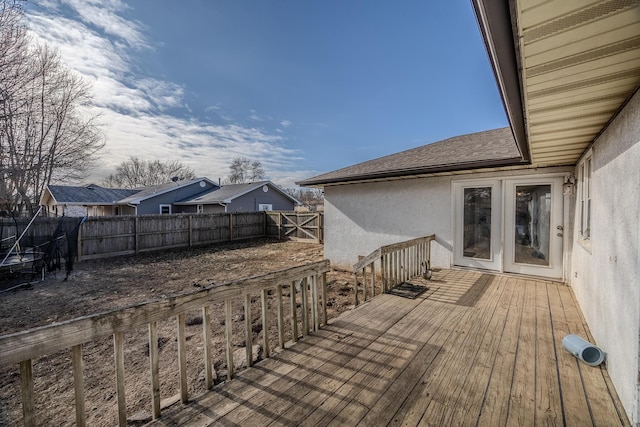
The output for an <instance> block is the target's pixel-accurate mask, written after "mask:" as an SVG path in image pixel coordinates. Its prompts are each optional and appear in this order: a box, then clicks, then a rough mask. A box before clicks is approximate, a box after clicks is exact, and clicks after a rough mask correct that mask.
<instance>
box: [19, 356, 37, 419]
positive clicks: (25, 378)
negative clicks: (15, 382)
mask: <svg viewBox="0 0 640 427" xmlns="http://www.w3.org/2000/svg"><path fill="white" fill-rule="evenodd" d="M20 388H21V391H22V416H23V418H24V425H25V427H35V426H36V410H35V406H34V404H33V364H32V362H31V359H29V360H25V361H24V362H20Z"/></svg>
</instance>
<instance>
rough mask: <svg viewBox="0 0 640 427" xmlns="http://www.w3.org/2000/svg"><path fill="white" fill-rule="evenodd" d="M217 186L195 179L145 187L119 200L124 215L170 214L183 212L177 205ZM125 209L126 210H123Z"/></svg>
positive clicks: (213, 189)
mask: <svg viewBox="0 0 640 427" xmlns="http://www.w3.org/2000/svg"><path fill="white" fill-rule="evenodd" d="M219 188H220V187H219V186H218V184H216V183H215V182H213V181H212V180H210V179H209V178H196V179H190V180H185V181H176V182H169V183H167V184H161V185H154V186H152V187H145V188H143V189H141V190H140V191H138V192H137V193H135V194H133V195H131V196H129V197H127V198H125V199H122V200H120V201H119V202H118V203H119V204H120V205H122V206H123V211H122V212H123V214H125V215H150V214H172V213H182V212H185V211H184V210H182V209H181V208H178V207H177V203H178V202H181V201H185V200H190V199H192V198H194V197H198V196H201V195H203V194H206V193H209V192H211V191H215V190H218V189H219ZM125 207H127V208H128V210H125Z"/></svg>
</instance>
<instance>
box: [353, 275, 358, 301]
mask: <svg viewBox="0 0 640 427" xmlns="http://www.w3.org/2000/svg"><path fill="white" fill-rule="evenodd" d="M353 298H354V301H353V304H354V305H355V306H356V307H357V306H358V273H357V272H354V273H353Z"/></svg>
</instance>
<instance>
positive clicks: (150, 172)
mask: <svg viewBox="0 0 640 427" xmlns="http://www.w3.org/2000/svg"><path fill="white" fill-rule="evenodd" d="M195 177H196V174H195V172H194V171H193V169H191V168H189V167H187V166H185V165H184V164H183V163H182V162H180V161H178V160H172V161H167V162H161V161H160V160H144V159H140V158H138V157H130V158H129V160H126V161H124V162H122V163H120V164H119V165H118V166H117V168H116V173H115V174H111V175H109V176H108V177H107V178H106V179H105V180H104V181H103V184H104V185H105V186H107V187H118V188H138V187H146V186H150V185H160V184H164V183H167V182H169V181H171V180H172V179H174V178H177V179H179V180H185V179H194V178H195Z"/></svg>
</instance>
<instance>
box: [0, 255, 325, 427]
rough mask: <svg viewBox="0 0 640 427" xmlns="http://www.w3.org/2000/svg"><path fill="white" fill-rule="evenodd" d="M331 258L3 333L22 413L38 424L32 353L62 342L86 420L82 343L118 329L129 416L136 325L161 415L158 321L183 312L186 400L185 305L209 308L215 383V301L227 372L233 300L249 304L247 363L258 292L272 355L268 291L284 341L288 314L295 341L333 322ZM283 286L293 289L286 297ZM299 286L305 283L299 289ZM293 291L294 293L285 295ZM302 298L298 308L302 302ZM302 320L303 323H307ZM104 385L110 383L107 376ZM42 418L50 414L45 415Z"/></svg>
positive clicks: (208, 383) (119, 379)
mask: <svg viewBox="0 0 640 427" xmlns="http://www.w3.org/2000/svg"><path fill="white" fill-rule="evenodd" d="M328 271H329V261H328V260H324V261H320V262H316V263H312V264H307V265H302V266H298V267H293V268H289V269H286V270H281V271H277V272H272V273H268V274H265V275H261V276H255V277H250V278H246V279H240V280H235V281H231V282H227V283H224V284H220V285H215V286H213V287H210V288H206V289H203V290H201V291H198V292H195V293H190V294H183V295H179V296H175V297H171V298H167V299H163V300H158V301H154V302H150V303H145V304H140V305H136V306H132V307H128V308H124V309H120V310H115V311H111V312H107V313H103V314H97V315H92V316H87V317H81V318H78V319H74V320H69V321H66V322H61V323H58V324H52V325H49V326H44V327H40V328H35V329H31V330H27V331H23V332H19V333H15V334H11V335H5V336H0V363H1V364H3V365H8V364H16V363H17V364H19V366H20V385H21V394H22V413H23V418H24V425H25V426H36V425H38V418H37V417H36V408H35V404H34V381H33V360H34V359H37V358H39V357H41V356H43V355H47V354H51V353H54V352H57V351H60V350H67V351H69V354H70V356H71V359H72V375H73V387H74V395H75V416H76V423H77V425H78V426H84V425H86V409H85V397H84V395H85V385H84V382H83V345H84V344H85V343H88V342H90V341H95V340H98V339H100V338H102V337H106V336H113V350H114V367H115V384H116V385H115V389H116V398H117V408H118V424H119V425H120V426H125V425H126V424H127V406H126V400H125V375H126V373H125V372H126V371H125V363H124V360H125V359H124V354H125V350H124V335H125V334H127V333H131V332H132V331H133V330H134V329H136V328H147V329H148V342H149V353H148V358H149V365H148V366H149V377H150V384H151V386H150V390H149V398H148V400H149V401H150V409H151V414H152V416H153V418H154V419H156V418H158V417H160V412H161V406H160V378H159V369H158V322H159V321H162V320H166V319H169V318H176V319H177V330H176V331H175V337H176V338H175V339H176V340H177V343H178V346H177V348H178V352H177V353H178V354H177V355H176V357H177V362H178V363H177V369H178V371H179V372H178V374H179V375H178V377H179V385H180V394H179V400H181V401H182V402H187V400H188V398H189V396H188V384H187V381H188V376H187V353H186V350H185V348H186V344H187V343H186V337H185V312H187V311H189V310H200V311H201V313H202V326H203V330H202V334H203V347H204V348H203V350H202V358H203V363H204V372H205V382H204V386H205V388H206V389H211V388H212V386H213V378H212V357H211V330H212V324H211V306H212V305H213V304H216V303H224V313H225V314H224V315H225V322H224V331H225V343H226V344H225V346H226V363H227V378H228V379H231V378H233V375H234V366H233V344H232V341H233V330H232V323H233V320H232V307H233V304H234V303H236V304H238V303H240V304H244V323H245V325H244V326H245V327H244V334H245V340H246V352H247V355H246V356H247V365H248V366H250V365H251V361H252V356H253V355H252V334H253V331H252V323H251V319H252V316H251V302H252V301H251V300H252V295H259V297H260V300H261V307H262V315H261V321H262V330H263V331H264V333H263V338H264V339H263V342H262V348H263V351H262V354H263V356H264V357H269V355H270V349H269V340H268V334H267V331H268V330H269V328H268V327H267V326H268V324H269V322H273V319H269V316H268V310H267V308H268V307H267V298H268V295H269V294H273V292H274V291H275V295H276V296H275V300H276V302H275V304H276V306H277V314H276V319H275V321H276V322H277V331H278V332H277V333H278V343H279V346H280V347H281V348H284V346H285V332H284V329H285V321H287V320H288V321H290V322H291V332H290V337H291V340H292V341H293V342H297V341H298V339H299V338H300V333H301V336H302V337H305V336H307V335H308V334H309V333H310V332H311V331H317V330H318V329H319V328H320V327H321V326H323V325H326V322H327V312H326V306H327V304H326V302H327V301H326V273H327V272H328ZM283 288H286V289H287V290H288V293H289V297H288V298H284V299H283ZM296 288H299V289H300V291H299V293H298V292H297V290H296ZM285 299H288V300H289V301H288V302H287V301H285ZM285 305H288V306H289V307H288V308H289V313H290V314H289V319H285V317H284V313H285ZM298 306H299V308H298ZM299 328H301V329H302V330H301V331H300V329H299ZM101 386H102V387H105V385H104V384H101ZM40 419H41V420H42V419H43V418H40Z"/></svg>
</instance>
